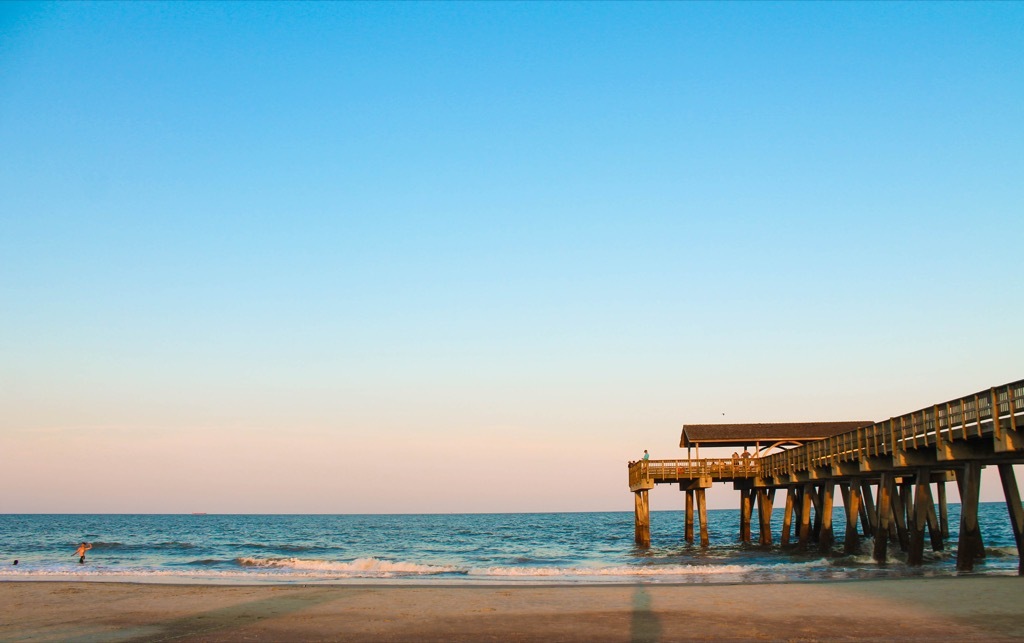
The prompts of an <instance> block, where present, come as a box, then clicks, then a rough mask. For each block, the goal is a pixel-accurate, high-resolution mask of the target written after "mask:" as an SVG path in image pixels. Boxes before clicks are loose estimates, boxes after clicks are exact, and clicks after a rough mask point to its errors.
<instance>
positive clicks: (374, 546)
mask: <svg viewBox="0 0 1024 643" xmlns="http://www.w3.org/2000/svg"><path fill="white" fill-rule="evenodd" d="M841 511H842V510H841V509H837V511H836V514H835V518H834V522H835V524H837V525H842V524H845V522H844V521H845V519H844V518H843V517H842V513H841ZM781 514H782V512H781V511H776V512H775V515H776V518H777V520H776V523H781ZM980 519H981V524H982V530H983V533H984V538H985V546H986V551H987V558H986V560H985V561H984V562H982V563H980V564H978V566H977V568H976V572H975V573H985V574H1016V570H1017V551H1016V548H1015V547H1014V542H1013V534H1012V532H1011V531H1010V526H1009V520H1008V518H1007V512H1006V507H1005V505H1003V504H1002V503H984V504H983V505H982V508H981V513H980ZM958 520H959V506H957V505H951V506H950V524H951V531H952V532H954V533H953V537H952V538H951V539H950V541H949V542H948V543H947V548H948V549H947V551H945V552H941V553H939V554H933V553H931V550H930V548H929V549H926V559H927V562H926V564H925V565H924V566H922V567H918V568H911V567H907V566H906V565H905V564H904V563H903V562H902V560H901V556H902V555H901V554H900V552H899V547H898V546H892V545H890V548H889V549H890V552H891V553H892V554H893V556H894V558H895V560H893V561H892V562H890V563H889V564H887V565H885V566H879V565H877V564H875V563H874V562H872V561H871V558H870V546H871V543H870V539H865V541H864V542H863V546H862V550H861V552H860V553H859V554H858V555H855V556H843V555H841V554H840V550H839V548H838V546H837V549H836V550H835V551H834V552H832V554H831V555H823V554H821V553H819V552H818V551H817V549H816V547H812V549H810V551H807V552H803V553H800V552H795V551H792V550H788V551H781V550H780V548H779V547H778V545H777V544H776V545H775V546H774V547H772V548H770V549H766V548H762V547H759V546H757V545H740V544H738V543H737V542H736V540H737V535H738V533H739V513H738V511H736V510H712V511H709V512H708V523H709V527H710V536H711V543H712V546H711V547H710V548H709V549H707V550H702V549H701V548H700V547H694V546H690V545H687V544H686V543H685V541H684V540H683V513H682V512H681V511H659V512H653V513H652V515H651V523H652V524H651V535H652V541H653V542H652V547H651V548H650V549H648V550H644V549H638V548H636V547H635V546H634V544H633V514H632V513H631V512H612V513H555V514H427V515H330V516H325V515H262V516H260V515H202V516H192V515H35V514H33V515H0V565H2V566H0V579H4V580H27V579H53V580H58V579H60V580H67V579H77V580H127V579H131V580H142V581H152V582H227V583H268V582H269V583H311V582H318V583H346V582H359V583H365V582H379V583H408V582H414V583H460V584H464V583H470V584H473V583H503V584H504V583H579V584H599V583H624V582H652V583H738V582H780V581H782V582H785V581H805V580H825V579H851V578H877V577H893V576H931V575H948V574H955V573H956V572H955V560H956V536H955V533H956V531H957V525H958V524H959V523H958ZM754 529H755V539H756V526H755V528H754ZM780 529H781V524H776V526H775V529H774V533H775V535H776V542H778V534H779V532H780ZM837 536H838V538H840V539H841V537H842V533H841V531H840V532H839V533H838V534H837ZM83 540H85V541H89V542H92V543H93V549H92V550H91V551H90V552H89V553H88V555H87V556H86V562H85V564H84V565H82V564H79V563H78V559H77V558H76V557H75V556H74V550H75V548H76V546H77V544H78V543H79V542H81V541H83ZM894 550H895V551H894ZM14 559H18V560H19V564H18V565H17V566H14V565H13V564H12V563H13V561H14Z"/></svg>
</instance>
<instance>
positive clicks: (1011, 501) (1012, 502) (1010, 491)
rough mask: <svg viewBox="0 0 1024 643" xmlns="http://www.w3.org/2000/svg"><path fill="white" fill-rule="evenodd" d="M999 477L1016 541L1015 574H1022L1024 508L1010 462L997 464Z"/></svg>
mask: <svg viewBox="0 0 1024 643" xmlns="http://www.w3.org/2000/svg"><path fill="white" fill-rule="evenodd" d="M999 479H1000V480H1001V481H1002V483H1003V495H1004V496H1005V497H1006V508H1007V510H1008V511H1009V512H1010V527H1012V528H1013V539H1014V540H1015V541H1016V542H1017V561H1018V563H1017V574H1018V575H1021V576H1024V508H1022V507H1021V504H1020V490H1019V489H1018V488H1017V476H1016V475H1014V473H1013V465H1012V464H1001V465H999Z"/></svg>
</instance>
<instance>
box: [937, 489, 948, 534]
mask: <svg viewBox="0 0 1024 643" xmlns="http://www.w3.org/2000/svg"><path fill="white" fill-rule="evenodd" d="M935 486H936V487H938V492H939V528H940V529H942V537H943V538H949V508H948V507H947V506H946V483H945V482H938V483H936V484H935Z"/></svg>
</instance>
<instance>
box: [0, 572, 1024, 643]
mask: <svg viewBox="0 0 1024 643" xmlns="http://www.w3.org/2000/svg"><path fill="white" fill-rule="evenodd" d="M1022 599H1024V578H1018V577H1006V576H989V577H981V576H979V577H960V578H931V579H900V580H882V581H854V582H828V583H790V584H776V585H705V586H700V585H625V586H604V587H601V586H586V587H579V586H576V587H566V586H559V587H553V586H533V587H528V586H516V587H508V586H503V587H497V586H488V587H481V586H445V587H439V586H430V587H426V586H383V585H362V586H354V585H306V586H267V585H264V586H225V585H155V584H131V583H98V582H73V583H67V582H24V581H17V582H0V640H3V641H22V640H33V641H132V640H140V641H170V640H174V641H325V640H327V641H329V640H343V641H504V642H508V641H687V640H733V641H740V640H742V641H748V640H768V641H809V640H823V641H826V640H827V641H850V640H894V639H902V640H904V641H915V640H918V641H925V640H927V641H953V640H956V641H992V640H1018V639H1022V638H1024V604H1022Z"/></svg>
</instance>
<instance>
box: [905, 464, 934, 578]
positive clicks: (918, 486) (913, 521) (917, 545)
mask: <svg viewBox="0 0 1024 643" xmlns="http://www.w3.org/2000/svg"><path fill="white" fill-rule="evenodd" d="M930 484H931V472H930V471H929V470H927V469H918V471H917V479H916V482H915V483H914V489H913V501H912V502H908V504H909V505H911V506H912V507H913V509H912V510H911V509H909V508H908V515H909V516H910V520H909V521H908V527H909V529H910V548H909V549H908V550H907V564H908V565H920V564H921V563H922V562H923V561H924V529H925V525H926V523H927V522H928V506H927V505H928V503H930V502H931V493H929V491H928V486H929V485H930ZM908 501H910V497H909V494H908Z"/></svg>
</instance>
